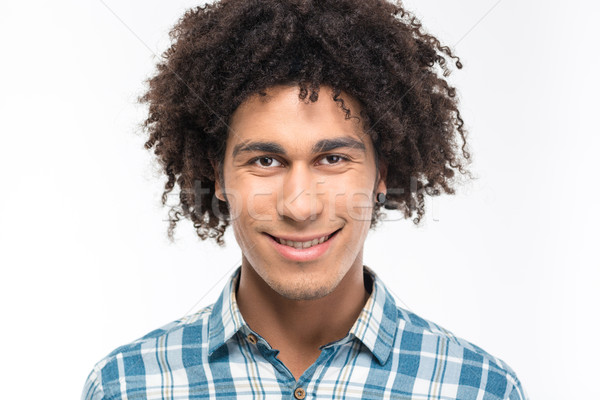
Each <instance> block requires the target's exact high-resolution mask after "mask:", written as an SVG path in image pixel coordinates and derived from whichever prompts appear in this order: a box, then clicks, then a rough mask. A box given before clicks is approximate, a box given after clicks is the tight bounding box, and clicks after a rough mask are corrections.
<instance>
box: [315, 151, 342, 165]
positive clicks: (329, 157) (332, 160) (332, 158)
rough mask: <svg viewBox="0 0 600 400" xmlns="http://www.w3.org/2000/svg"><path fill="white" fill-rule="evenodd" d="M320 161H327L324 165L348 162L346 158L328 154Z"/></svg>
mask: <svg viewBox="0 0 600 400" xmlns="http://www.w3.org/2000/svg"><path fill="white" fill-rule="evenodd" d="M321 160H327V161H328V163H327V164H325V165H336V164H340V162H341V161H348V158H347V157H344V156H342V155H340V154H328V155H326V156H325V157H323V158H321Z"/></svg>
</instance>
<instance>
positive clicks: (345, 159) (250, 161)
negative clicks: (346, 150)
mask: <svg viewBox="0 0 600 400" xmlns="http://www.w3.org/2000/svg"><path fill="white" fill-rule="evenodd" d="M326 157H339V158H340V159H341V161H350V158H349V157H346V156H343V155H341V154H326V155H324V156H323V157H321V158H320V160H322V159H323V158H326ZM263 158H270V159H273V160H277V161H278V162H280V163H282V164H283V162H281V161H280V160H279V159H278V158H277V157H271V156H258V157H254V158H252V159H250V160H249V161H248V165H253V164H254V163H256V162H257V161H258V160H260V159H263ZM338 164H340V162H337V163H334V164H327V165H331V166H335V165H338ZM258 167H259V168H265V169H269V168H270V167H264V166H262V165H258Z"/></svg>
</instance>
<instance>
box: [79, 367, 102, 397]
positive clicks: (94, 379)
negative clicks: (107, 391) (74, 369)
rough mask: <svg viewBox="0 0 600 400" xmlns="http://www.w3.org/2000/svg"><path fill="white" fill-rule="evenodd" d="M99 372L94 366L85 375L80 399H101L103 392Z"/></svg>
mask: <svg viewBox="0 0 600 400" xmlns="http://www.w3.org/2000/svg"><path fill="white" fill-rule="evenodd" d="M99 378H100V374H99V371H98V369H97V368H94V369H93V370H92V372H90V374H89V375H88V377H87V380H86V381H85V385H84V386H83V392H82V393H81V400H103V399H104V392H103V390H102V383H101V382H100V379H99Z"/></svg>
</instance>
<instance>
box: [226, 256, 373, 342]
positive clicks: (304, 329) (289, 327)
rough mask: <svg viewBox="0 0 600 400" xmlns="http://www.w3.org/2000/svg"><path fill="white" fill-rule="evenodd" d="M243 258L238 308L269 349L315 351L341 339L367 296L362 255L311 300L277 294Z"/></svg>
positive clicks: (354, 319)
mask: <svg viewBox="0 0 600 400" xmlns="http://www.w3.org/2000/svg"><path fill="white" fill-rule="evenodd" d="M243 261H245V262H242V270H241V276H240V280H239V286H238V288H237V292H236V299H237V303H238V307H239V309H240V312H241V314H242V316H243V317H244V320H245V321H246V323H247V324H248V326H250V328H251V329H252V330H254V331H255V332H257V333H258V334H259V335H261V336H262V337H264V338H265V339H266V340H267V342H269V344H270V345H271V346H272V347H273V348H277V349H280V348H290V347H293V348H295V349H303V350H306V351H311V350H312V351H315V350H316V349H318V347H319V346H321V345H324V344H327V343H330V342H333V341H335V340H338V339H341V338H343V337H344V336H346V334H347V333H348V331H349V330H350V328H352V325H353V324H354V322H355V321H356V319H357V318H358V316H359V314H360V312H361V310H362V308H363V307H364V305H365V303H366V301H367V299H368V297H369V292H368V291H367V290H366V288H365V282H364V276H363V267H362V257H359V258H358V259H357V262H355V263H354V264H353V266H352V267H351V268H350V270H348V272H347V273H346V275H345V276H344V278H343V279H342V280H341V281H340V283H339V284H338V286H337V287H336V288H335V289H334V290H333V291H332V292H331V293H329V294H328V295H326V296H324V297H321V298H318V299H311V300H292V299H289V298H286V297H284V296H282V295H280V294H279V293H277V292H276V291H274V290H273V289H272V288H271V287H270V286H269V285H267V283H266V282H265V281H264V280H263V279H262V278H261V277H260V275H258V274H257V273H256V271H255V270H254V268H253V267H252V266H251V265H250V264H249V263H248V262H247V260H246V259H245V258H244V259H243Z"/></svg>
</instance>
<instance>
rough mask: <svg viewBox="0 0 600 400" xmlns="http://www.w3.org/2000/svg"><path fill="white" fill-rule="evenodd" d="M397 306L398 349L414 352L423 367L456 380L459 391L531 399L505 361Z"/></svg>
mask: <svg viewBox="0 0 600 400" xmlns="http://www.w3.org/2000/svg"><path fill="white" fill-rule="evenodd" d="M396 308H397V312H398V329H397V333H396V343H395V347H396V351H399V353H400V354H404V353H405V352H406V353H408V354H412V355H413V357H414V358H415V361H416V365H419V366H420V368H421V369H422V370H426V371H427V373H431V374H432V376H434V375H435V374H437V375H439V378H436V379H439V380H440V381H448V382H453V383H454V384H456V385H457V386H458V387H459V390H461V389H460V388H461V387H462V388H463V389H464V390H472V391H473V393H477V390H483V391H485V393H487V394H494V395H496V396H497V398H499V399H505V398H506V399H509V398H510V399H511V400H512V399H515V400H525V399H527V395H526V394H525V392H524V390H523V388H522V386H521V383H520V381H519V378H518V377H517V374H516V373H515V371H514V370H513V369H512V368H511V367H510V365H508V364H507V363H506V362H505V361H504V360H502V359H500V358H498V357H495V356H494V355H492V354H490V353H488V352H487V351H486V350H484V349H483V348H481V347H479V346H477V345H476V344H474V343H472V342H470V341H468V340H466V339H463V338H461V337H458V336H456V335H455V334H454V333H453V332H451V331H449V330H448V329H446V328H444V327H443V326H441V325H439V324H437V323H435V322H433V321H430V320H428V319H425V318H423V317H421V316H419V315H417V314H415V313H414V312H411V311H408V310H405V309H403V308H402V307H398V306H396ZM415 373H417V372H415Z"/></svg>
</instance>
